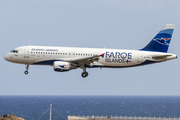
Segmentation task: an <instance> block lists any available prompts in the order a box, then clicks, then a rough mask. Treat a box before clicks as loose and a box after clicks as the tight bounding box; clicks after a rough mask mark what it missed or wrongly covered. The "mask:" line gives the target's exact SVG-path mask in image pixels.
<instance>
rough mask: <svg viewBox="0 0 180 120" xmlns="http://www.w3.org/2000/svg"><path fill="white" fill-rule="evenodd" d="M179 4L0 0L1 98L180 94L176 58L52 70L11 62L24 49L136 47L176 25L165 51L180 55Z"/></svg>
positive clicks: (171, 0) (161, 0)
mask: <svg viewBox="0 0 180 120" xmlns="http://www.w3.org/2000/svg"><path fill="white" fill-rule="evenodd" d="M179 6H180V0H31V1H24V0H18V1H14V0H1V1H0V41H1V44H0V47H1V51H0V56H1V59H0V65H1V67H0V71H1V73H0V95H128V96H129V95H130V96H136V95H138V96H152V95H153V96H154V95H155V96H179V95H180V79H179V78H180V74H179V70H180V60H179V58H178V59H174V60H170V61H167V62H162V63H156V64H152V65H146V66H140V67H133V68H118V69H117V68H116V69H115V68H103V69H102V70H101V69H100V68H91V69H87V71H88V73H89V76H88V77H87V78H85V79H84V78H82V77H81V73H82V70H81V69H79V68H78V69H75V70H71V71H69V72H62V73H61V72H54V70H53V67H51V66H38V65H30V67H29V74H28V75H25V74H24V71H25V65H22V64H15V63H10V62H7V61H5V60H4V55H5V54H6V53H8V52H9V51H11V50H12V49H14V48H16V47H19V46H25V45H39V46H63V47H89V48H104V47H106V48H112V49H113V48H114V49H141V48H143V47H144V46H146V45H147V44H148V43H149V41H150V40H151V39H152V38H153V37H154V36H155V35H156V34H157V33H158V32H159V31H160V30H161V28H163V26H164V25H165V24H175V30H174V33H173V37H172V40H171V44H170V46H169V50H168V52H169V53H174V54H177V56H180V47H179V45H180V39H179V38H180V34H179V33H180V7H179Z"/></svg>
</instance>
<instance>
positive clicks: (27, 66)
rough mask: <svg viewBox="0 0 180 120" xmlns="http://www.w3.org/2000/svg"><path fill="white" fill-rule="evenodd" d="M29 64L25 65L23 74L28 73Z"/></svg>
mask: <svg viewBox="0 0 180 120" xmlns="http://www.w3.org/2000/svg"><path fill="white" fill-rule="evenodd" d="M28 69H29V65H26V71H24V74H26V75H27V74H28Z"/></svg>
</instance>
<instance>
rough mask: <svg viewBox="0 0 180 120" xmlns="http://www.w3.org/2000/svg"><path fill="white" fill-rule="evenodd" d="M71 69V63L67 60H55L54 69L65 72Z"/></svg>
mask: <svg viewBox="0 0 180 120" xmlns="http://www.w3.org/2000/svg"><path fill="white" fill-rule="evenodd" d="M69 70H71V65H70V63H69V62H62V61H55V62H54V71H57V72H65V71H69Z"/></svg>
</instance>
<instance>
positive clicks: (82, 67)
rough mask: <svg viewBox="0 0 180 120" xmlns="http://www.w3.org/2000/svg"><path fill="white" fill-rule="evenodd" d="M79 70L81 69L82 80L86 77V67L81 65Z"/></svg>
mask: <svg viewBox="0 0 180 120" xmlns="http://www.w3.org/2000/svg"><path fill="white" fill-rule="evenodd" d="M80 68H81V69H83V72H82V74H81V76H82V77H83V78H85V77H87V76H88V72H87V71H86V67H85V66H84V65H82V66H81V67H80Z"/></svg>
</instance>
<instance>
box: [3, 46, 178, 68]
mask: <svg viewBox="0 0 180 120" xmlns="http://www.w3.org/2000/svg"><path fill="white" fill-rule="evenodd" d="M15 50H17V51H18V52H10V53H8V54H6V55H5V57H4V58H5V59H6V60H7V61H10V62H14V63H19V64H28V65H31V64H37V65H53V64H54V62H55V61H71V60H75V59H81V58H86V57H91V56H94V55H101V54H103V53H105V54H104V56H100V57H99V60H98V61H94V62H92V63H90V64H88V65H86V67H112V68H116V67H117V68H121V67H133V66H139V65H146V64H151V63H156V62H162V61H166V60H171V59H175V58H177V56H176V55H175V54H171V53H163V52H151V51H141V50H124V49H96V48H75V47H48V46H23V47H18V48H16V49H15ZM156 56H158V57H156ZM159 56H160V57H159ZM161 56H162V57H161ZM82 64H85V63H82Z"/></svg>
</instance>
